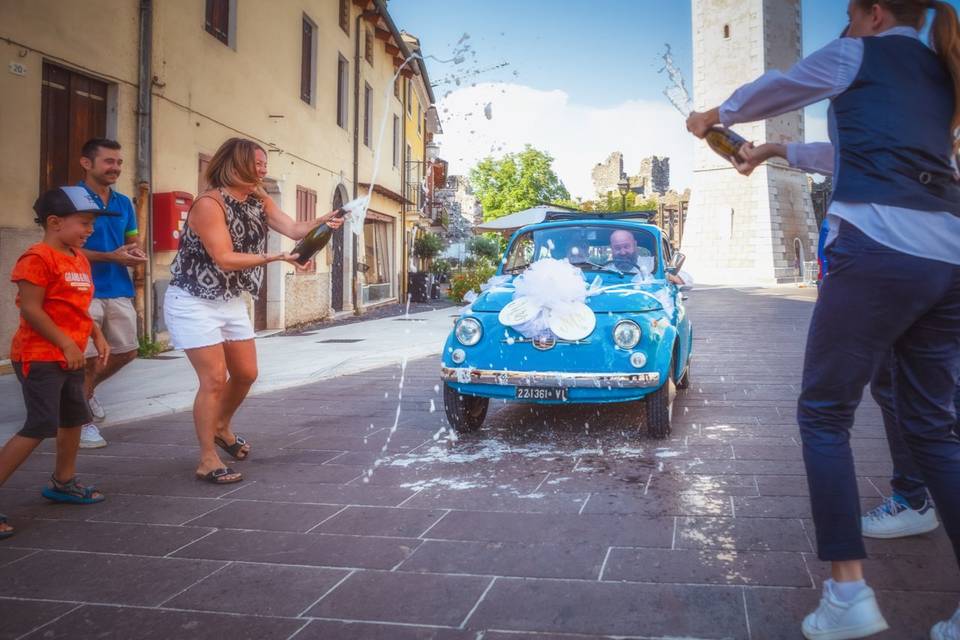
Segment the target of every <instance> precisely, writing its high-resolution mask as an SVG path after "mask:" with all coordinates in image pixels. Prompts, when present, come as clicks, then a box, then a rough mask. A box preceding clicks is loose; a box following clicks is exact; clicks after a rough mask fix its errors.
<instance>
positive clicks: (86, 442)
mask: <svg viewBox="0 0 960 640" xmlns="http://www.w3.org/2000/svg"><path fill="white" fill-rule="evenodd" d="M105 446H107V441H106V440H104V439H103V436H101V435H100V429H97V425H95V424H93V423H90V424H85V425H83V426H82V427H81V431H80V448H81V449H101V448H103V447H105Z"/></svg>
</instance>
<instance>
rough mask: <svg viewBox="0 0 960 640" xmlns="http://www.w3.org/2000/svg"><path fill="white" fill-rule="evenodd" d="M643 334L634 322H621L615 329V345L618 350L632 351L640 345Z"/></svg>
mask: <svg viewBox="0 0 960 640" xmlns="http://www.w3.org/2000/svg"><path fill="white" fill-rule="evenodd" d="M642 335H643V332H642V331H641V330H640V325H638V324H637V323H636V322H634V321H633V320H621V321H620V322H618V323H617V324H616V325H614V327H613V343H614V344H615V345H617V348H618V349H625V350H628V351H629V350H630V349H633V348H634V347H636V346H637V345H638V344H640V338H641V336H642Z"/></svg>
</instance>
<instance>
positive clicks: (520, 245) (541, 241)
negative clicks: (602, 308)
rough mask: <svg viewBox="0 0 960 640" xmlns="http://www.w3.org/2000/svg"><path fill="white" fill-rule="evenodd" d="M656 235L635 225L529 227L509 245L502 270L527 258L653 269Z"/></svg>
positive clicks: (513, 268) (520, 265) (521, 264)
mask: <svg viewBox="0 0 960 640" xmlns="http://www.w3.org/2000/svg"><path fill="white" fill-rule="evenodd" d="M657 242H658V238H657V236H655V235H654V234H652V233H650V232H649V231H647V230H645V229H639V228H637V227H630V226H624V227H616V226H608V225H604V226H599V225H596V226H593V225H570V226H562V227H546V228H541V229H533V230H531V231H527V232H525V233H523V234H521V235H520V236H518V237H517V238H516V239H515V240H514V242H513V244H512V245H511V246H510V249H509V252H508V255H507V260H506V262H505V265H504V271H505V272H518V271H520V270H522V269H524V268H526V267H527V266H528V265H529V264H530V263H531V262H533V261H536V260H543V259H544V258H554V259H557V260H563V259H566V260H569V261H570V263H571V264H573V265H575V266H578V267H580V268H581V269H584V270H591V271H592V270H597V269H599V268H604V267H607V268H609V269H611V270H613V271H620V272H635V271H638V270H641V269H642V270H644V271H647V272H654V271H656V268H657V266H656V265H657V263H656V260H657Z"/></svg>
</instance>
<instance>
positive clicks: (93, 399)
mask: <svg viewBox="0 0 960 640" xmlns="http://www.w3.org/2000/svg"><path fill="white" fill-rule="evenodd" d="M87 406H89V407H90V413H92V414H93V419H94V420H95V421H96V422H100V421H101V420H103V419H104V418H106V417H107V412H106V411H104V409H103V405H102V404H100V401H99V400H97V396H96V394H94V395H92V396H90V399H89V400H87Z"/></svg>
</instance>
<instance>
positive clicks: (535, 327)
mask: <svg viewBox="0 0 960 640" xmlns="http://www.w3.org/2000/svg"><path fill="white" fill-rule="evenodd" d="M513 285H514V294H513V301H511V302H510V303H509V304H507V305H506V306H505V307H504V308H503V309H501V310H500V315H499V320H500V324H502V325H504V326H507V327H513V328H514V329H516V330H517V331H518V332H519V333H520V334H521V335H523V336H524V337H525V338H543V337H550V336H552V337H555V338H559V339H561V340H572V341H575V340H582V339H584V338H586V337H587V336H589V335H590V334H591V333H592V332H593V329H594V328H595V327H596V324H597V318H596V316H595V315H594V313H593V311H592V310H591V309H590V307H588V306H587V305H586V304H585V302H586V299H587V295H588V293H589V292H588V291H587V283H586V282H584V279H583V273H582V272H581V271H580V269H578V268H577V267H575V266H573V265H572V264H570V262H569V261H568V260H565V259H564V260H555V259H553V258H545V259H543V260H538V261H537V262H535V263H533V264H532V265H531V266H530V267H529V268H528V269H527V270H526V271H524V272H523V273H522V274H521V275H519V276H517V278H516V280H514V283H513Z"/></svg>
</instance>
